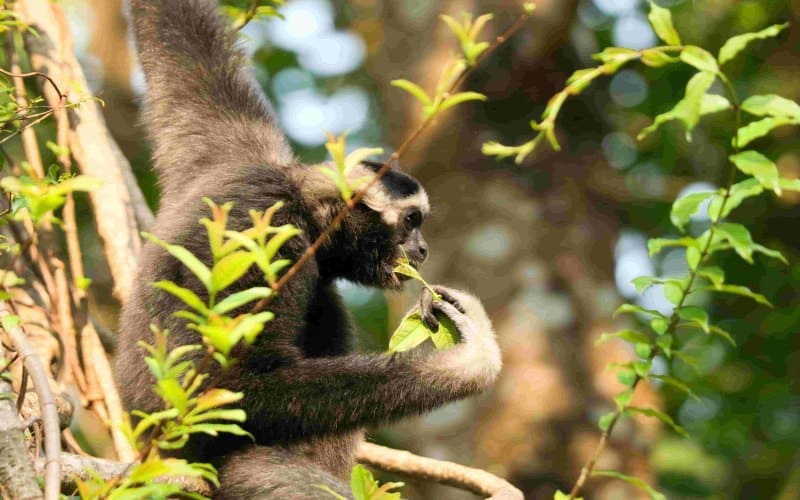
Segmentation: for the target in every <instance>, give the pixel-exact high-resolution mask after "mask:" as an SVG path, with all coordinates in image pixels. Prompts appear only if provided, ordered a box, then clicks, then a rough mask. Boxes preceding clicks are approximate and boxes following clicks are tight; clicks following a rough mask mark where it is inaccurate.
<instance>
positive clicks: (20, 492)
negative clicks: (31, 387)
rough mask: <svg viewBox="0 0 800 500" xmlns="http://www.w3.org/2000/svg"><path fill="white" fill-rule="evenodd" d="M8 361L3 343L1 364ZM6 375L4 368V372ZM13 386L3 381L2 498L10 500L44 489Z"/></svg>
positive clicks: (31, 496)
mask: <svg viewBox="0 0 800 500" xmlns="http://www.w3.org/2000/svg"><path fill="white" fill-rule="evenodd" d="M3 361H4V356H3V344H2V343H0V365H1V364H2V362H3ZM0 373H2V369H0ZM11 395H13V392H12V391H11V385H9V384H8V383H6V382H5V381H3V379H2V378H0V450H3V460H2V461H0V496H2V497H3V498H6V497H8V498H9V499H10V500H28V499H34V498H41V497H42V490H40V489H39V485H38V484H37V483H36V473H35V472H34V470H33V466H32V464H31V460H30V456H29V455H28V446H27V444H26V443H25V435H24V434H23V431H24V430H25V426H24V425H23V424H22V422H21V421H20V419H19V415H18V414H17V410H16V408H14V404H13V402H12V400H11V399H7V398H6V397H7V396H8V397H10V396H11Z"/></svg>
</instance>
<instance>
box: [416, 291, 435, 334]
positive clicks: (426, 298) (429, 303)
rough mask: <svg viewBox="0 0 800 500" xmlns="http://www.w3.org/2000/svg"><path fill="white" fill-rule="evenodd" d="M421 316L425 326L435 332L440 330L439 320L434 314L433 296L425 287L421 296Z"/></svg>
mask: <svg viewBox="0 0 800 500" xmlns="http://www.w3.org/2000/svg"><path fill="white" fill-rule="evenodd" d="M419 315H420V317H421V318H422V322H423V323H425V326H427V327H428V328H430V329H431V330H433V331H434V332H435V331H436V330H438V329H439V320H438V319H436V316H435V315H434V314H433V294H431V291H430V290H428V288H427V287H423V288H422V291H421V292H420V294H419Z"/></svg>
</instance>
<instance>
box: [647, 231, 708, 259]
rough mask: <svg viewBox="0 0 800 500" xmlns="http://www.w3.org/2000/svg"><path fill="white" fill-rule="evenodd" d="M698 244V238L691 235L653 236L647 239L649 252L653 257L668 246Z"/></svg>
mask: <svg viewBox="0 0 800 500" xmlns="http://www.w3.org/2000/svg"><path fill="white" fill-rule="evenodd" d="M696 244H697V240H695V239H694V238H690V237H688V236H687V237H684V238H678V239H672V238H651V239H649V240H647V253H648V254H650V256H651V257H652V256H653V255H656V254H658V253H659V252H661V250H663V249H664V248H667V247H691V246H695V245H696Z"/></svg>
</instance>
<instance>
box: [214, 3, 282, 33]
mask: <svg viewBox="0 0 800 500" xmlns="http://www.w3.org/2000/svg"><path fill="white" fill-rule="evenodd" d="M221 3H222V5H221V6H220V9H221V10H222V13H223V14H225V15H226V16H227V17H228V18H229V19H230V20H231V23H232V27H233V29H234V30H237V31H238V30H241V29H242V28H244V27H245V26H246V25H247V24H248V23H249V22H250V21H253V20H259V19H268V18H271V17H276V18H279V19H283V15H281V13H280V12H279V11H278V8H279V7H281V6H283V5H285V4H286V1H285V0H225V1H224V2H221Z"/></svg>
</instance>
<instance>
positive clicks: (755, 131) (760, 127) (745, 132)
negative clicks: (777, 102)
mask: <svg viewBox="0 0 800 500" xmlns="http://www.w3.org/2000/svg"><path fill="white" fill-rule="evenodd" d="M798 124H800V119H794V118H787V117H783V116H779V117H772V116H768V117H766V118H762V119H761V120H757V121H754V122H750V123H748V124H747V125H745V126H744V127H742V128H740V129H739V130H737V131H736V145H737V146H738V147H740V148H743V147H745V146H747V145H748V144H750V143H751V142H753V141H754V140H756V139H759V138H761V137H764V136H765V135H768V134H769V133H770V132H772V131H773V130H774V129H776V128H778V127H783V126H785V125H798Z"/></svg>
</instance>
